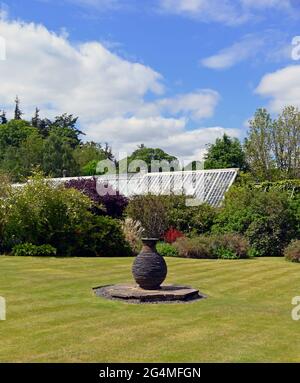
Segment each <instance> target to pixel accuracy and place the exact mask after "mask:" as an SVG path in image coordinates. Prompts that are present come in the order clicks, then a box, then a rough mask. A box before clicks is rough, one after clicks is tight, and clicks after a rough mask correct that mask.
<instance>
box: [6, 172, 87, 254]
mask: <svg viewBox="0 0 300 383" xmlns="http://www.w3.org/2000/svg"><path fill="white" fill-rule="evenodd" d="M2 202H3V203H4V204H5V209H6V217H5V223H4V229H3V236H2V247H3V248H4V250H7V251H10V250H11V249H12V248H13V247H14V246H15V245H18V244H22V243H32V244H33V245H43V244H50V245H52V246H53V247H55V248H56V249H57V252H58V254H59V253H61V251H60V249H61V248H62V246H63V245H64V244H63V242H62V240H61V239H62V237H64V236H65V234H66V233H68V234H69V235H70V236H74V234H75V232H76V230H77V227H78V226H79V225H81V224H82V223H83V222H86V221H88V220H89V219H90V216H91V213H90V212H89V211H88V209H89V207H90V205H91V203H90V201H89V199H88V198H87V197H86V196H84V195H82V194H81V193H80V192H78V191H76V190H74V189H69V190H67V189H64V188H62V187H54V186H53V185H52V184H51V183H50V181H48V180H44V179H43V178H42V176H40V175H37V176H35V177H34V178H32V179H30V181H29V182H28V183H27V184H25V185H24V186H23V187H22V188H17V189H13V190H12V192H11V194H10V195H9V196H8V197H7V198H6V199H5V200H4V201H2Z"/></svg>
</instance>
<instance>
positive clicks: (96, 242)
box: [63, 215, 132, 257]
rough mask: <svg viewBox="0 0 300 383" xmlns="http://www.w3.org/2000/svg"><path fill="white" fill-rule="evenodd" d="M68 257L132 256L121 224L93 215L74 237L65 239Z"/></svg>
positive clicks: (66, 236)
mask: <svg viewBox="0 0 300 383" xmlns="http://www.w3.org/2000/svg"><path fill="white" fill-rule="evenodd" d="M63 243H64V251H63V253H64V254H65V255H66V256H81V257H82V256H83V257H122V256H124V257H126V256H130V255H132V251H131V249H130V246H129V244H128V243H127V242H126V240H125V238H124V234H123V231H122V227H121V223H120V222H119V221H118V220H116V219H114V218H111V217H104V216H95V215H91V216H90V219H89V221H86V222H84V223H82V224H81V225H79V226H78V227H77V230H76V232H75V234H74V235H72V236H70V235H69V233H66V234H65V236H64V238H63Z"/></svg>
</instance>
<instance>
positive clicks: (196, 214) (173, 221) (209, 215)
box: [166, 195, 217, 235]
mask: <svg viewBox="0 0 300 383" xmlns="http://www.w3.org/2000/svg"><path fill="white" fill-rule="evenodd" d="M166 198H167V202H168V204H167V207H168V221H169V225H170V226H171V227H174V228H175V229H177V230H179V231H181V232H183V233H186V234H188V233H193V234H194V235H197V234H204V233H208V232H209V231H210V230H211V227H212V225H213V224H214V219H215V216H216V213H217V209H216V208H214V207H212V206H210V205H208V204H205V203H204V204H200V205H198V206H187V205H186V199H187V198H188V197H187V196H175V195H171V196H169V197H166Z"/></svg>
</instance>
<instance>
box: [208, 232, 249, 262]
mask: <svg viewBox="0 0 300 383" xmlns="http://www.w3.org/2000/svg"><path fill="white" fill-rule="evenodd" d="M209 238H210V240H211V242H210V243H211V249H212V253H213V255H214V256H215V257H216V258H220V259H242V258H249V256H250V253H249V250H250V248H249V242H248V240H247V239H246V238H245V237H243V236H242V235H240V234H232V233H228V234H223V235H214V236H211V237H209Z"/></svg>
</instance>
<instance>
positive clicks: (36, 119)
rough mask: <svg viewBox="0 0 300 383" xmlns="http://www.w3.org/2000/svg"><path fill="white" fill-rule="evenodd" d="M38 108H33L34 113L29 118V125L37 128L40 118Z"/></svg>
mask: <svg viewBox="0 0 300 383" xmlns="http://www.w3.org/2000/svg"><path fill="white" fill-rule="evenodd" d="M39 113H40V110H39V108H35V114H34V116H33V117H32V119H31V125H32V126H34V127H35V128H39V126H40V123H41V119H40V115H39Z"/></svg>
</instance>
